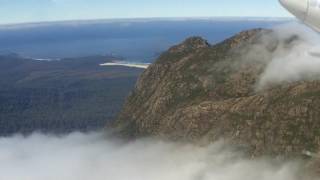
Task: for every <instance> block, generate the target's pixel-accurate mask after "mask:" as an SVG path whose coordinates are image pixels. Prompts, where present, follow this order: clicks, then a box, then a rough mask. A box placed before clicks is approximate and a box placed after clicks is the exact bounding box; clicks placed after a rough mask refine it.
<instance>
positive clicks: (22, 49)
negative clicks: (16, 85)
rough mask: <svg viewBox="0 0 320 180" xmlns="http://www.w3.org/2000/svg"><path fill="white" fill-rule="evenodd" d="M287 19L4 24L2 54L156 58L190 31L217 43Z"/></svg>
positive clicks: (0, 29)
mask: <svg viewBox="0 0 320 180" xmlns="http://www.w3.org/2000/svg"><path fill="white" fill-rule="evenodd" d="M286 22H287V20H270V19H268V20H263V19H260V20H259V19H228V18H224V19H217V18H216V19H136V20H95V21H68V22H52V23H33V24H18V25H2V26H0V54H1V53H2V54H3V53H17V54H19V55H21V56H24V57H32V58H41V59H46V58H50V59H56V58H65V57H80V56H90V55H114V56H119V57H123V58H125V59H126V60H127V61H136V62H152V61H153V60H154V59H155V58H156V57H157V56H158V55H159V54H160V53H161V52H163V51H165V50H166V49H167V48H169V47H170V46H172V45H174V44H177V43H179V42H181V41H183V40H184V39H185V38H187V37H189V36H202V37H203V38H205V39H207V40H208V41H209V42H210V43H216V42H219V41H222V40H224V39H225V38H228V37H230V36H232V35H234V34H235V33H238V32H240V31H243V30H246V29H251V28H271V27H273V26H275V25H278V24H281V23H286Z"/></svg>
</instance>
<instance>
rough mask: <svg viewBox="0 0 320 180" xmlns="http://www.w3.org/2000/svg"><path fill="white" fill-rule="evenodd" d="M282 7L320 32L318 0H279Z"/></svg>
mask: <svg viewBox="0 0 320 180" xmlns="http://www.w3.org/2000/svg"><path fill="white" fill-rule="evenodd" d="M279 1H280V3H281V4H282V6H283V7H284V8H286V9H287V10H288V11H289V12H290V13H291V14H293V15H294V16H296V17H297V18H298V19H300V20H301V21H302V22H303V23H305V24H306V25H308V26H310V27H311V28H312V29H314V30H316V31H318V32H320V0H279Z"/></svg>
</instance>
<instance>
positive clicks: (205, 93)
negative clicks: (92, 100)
mask: <svg viewBox="0 0 320 180" xmlns="http://www.w3.org/2000/svg"><path fill="white" fill-rule="evenodd" d="M299 41H303V40H302V39H301V38H300V37H299V36H297V35H290V36H289V35H288V36H287V37H286V38H284V39H281V38H279V37H278V36H277V34H276V33H274V32H273V31H271V30H264V29H254V30H249V31H244V32H241V33H239V34H237V35H235V36H234V37H231V38H230V39H227V40H225V41H223V42H221V43H219V44H216V45H210V44H209V43H208V42H207V41H206V40H204V39H202V38H200V37H193V38H189V39H187V40H186V41H185V42H183V43H181V44H179V45H177V46H174V47H172V48H170V49H169V50H168V51H167V52H165V53H163V54H162V55H161V56H160V57H159V59H158V60H157V61H156V62H155V63H154V64H153V65H151V66H150V67H149V68H148V69H147V70H146V71H145V72H144V73H143V74H142V75H141V76H140V78H139V80H138V82H137V83H136V87H135V89H134V90H133V92H132V93H131V95H130V96H129V98H128V99H127V102H126V103H125V105H124V107H123V109H122V112H121V113H120V114H119V116H118V119H117V120H116V122H115V123H114V127H115V129H116V130H118V131H119V132H120V133H121V134H124V135H126V136H128V137H131V138H132V137H133V138H135V137H143V136H157V137H163V138H169V139H173V140H187V141H196V142H213V141H216V140H219V139H221V138H224V139H228V140H230V142H232V143H234V144H237V145H240V146H244V147H246V149H248V151H249V152H250V154H251V155H252V156H260V155H290V156H291V155H301V154H303V153H305V152H308V153H317V152H318V151H319V148H320V118H319V117H320V81H317V80H315V79H313V80H308V81H307V80H305V81H297V82H288V83H281V84H270V85H269V86H268V87H267V88H262V89H259V88H257V84H258V82H259V80H260V76H261V74H262V73H263V71H264V70H265V68H266V65H267V63H266V62H268V61H269V60H270V59H271V58H272V56H273V55H274V54H275V53H277V51H278V49H279V47H281V48H282V49H284V50H287V51H290V50H291V48H292V47H293V46H294V45H295V43H296V42H299ZM253 50H254V51H253ZM279 73H281V72H279Z"/></svg>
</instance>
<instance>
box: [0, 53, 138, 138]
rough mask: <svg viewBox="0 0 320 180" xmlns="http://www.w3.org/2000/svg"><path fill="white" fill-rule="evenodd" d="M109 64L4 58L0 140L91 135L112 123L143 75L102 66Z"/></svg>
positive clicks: (92, 60) (94, 59)
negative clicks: (15, 136)
mask: <svg viewBox="0 0 320 180" xmlns="http://www.w3.org/2000/svg"><path fill="white" fill-rule="evenodd" d="M110 60H114V58H113V57H108V56H92V57H84V58H74V59H63V60H60V61H37V60H32V59H25V58H21V57H19V56H17V55H14V54H13V55H3V56H0V135H10V134H13V133H30V132H33V131H35V130H37V131H43V132H51V133H55V132H59V133H65V132H69V131H74V130H80V131H87V130H94V129H97V128H100V127H103V125H104V124H106V123H109V122H110V120H112V119H114V116H115V114H117V113H118V111H119V109H120V108H121V106H122V103H123V101H124V99H125V97H126V96H127V94H128V92H130V90H131V89H132V88H133V86H134V83H135V81H136V78H137V76H138V75H139V74H140V73H141V72H142V70H141V69H136V68H126V67H106V66H99V64H101V63H105V62H107V61H110Z"/></svg>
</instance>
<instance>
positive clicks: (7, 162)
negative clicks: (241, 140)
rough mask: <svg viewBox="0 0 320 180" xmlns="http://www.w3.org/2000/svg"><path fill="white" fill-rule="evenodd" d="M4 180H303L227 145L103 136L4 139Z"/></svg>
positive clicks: (0, 148)
mask: <svg viewBox="0 0 320 180" xmlns="http://www.w3.org/2000/svg"><path fill="white" fill-rule="evenodd" d="M0 162H1V163H0V179H1V180H22V179H23V180H44V179H47V180H50V179H52V180H57V179H58V180H88V179H90V180H106V179H108V180H126V179H131V180H179V179H184V180H257V179H260V180H288V179H290V180H298V179H300V178H301V177H302V174H301V169H302V168H301V166H300V163H299V162H285V163H280V162H275V161H271V160H267V159H260V160H248V159H245V158H243V156H242V155H241V153H239V152H237V151H235V150H234V149H233V148H231V147H230V146H228V145H226V144H225V143H222V142H217V143H215V144H212V145H210V146H203V147H199V146H193V145H190V144H179V143H171V142H164V141H160V140H152V139H142V140H137V141H134V142H119V141H116V140H112V139H110V138H107V136H105V135H104V134H102V133H91V134H82V133H72V134H70V135H66V136H48V135H43V134H34V135H32V136H29V137H22V136H15V137H9V138H0Z"/></svg>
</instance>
